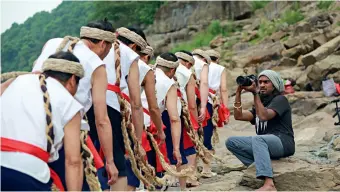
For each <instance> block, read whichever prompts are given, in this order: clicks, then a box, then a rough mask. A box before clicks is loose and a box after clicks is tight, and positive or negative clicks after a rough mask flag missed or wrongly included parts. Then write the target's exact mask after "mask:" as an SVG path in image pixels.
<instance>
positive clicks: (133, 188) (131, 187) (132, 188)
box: [127, 185, 136, 191]
mask: <svg viewBox="0 0 340 192" xmlns="http://www.w3.org/2000/svg"><path fill="white" fill-rule="evenodd" d="M127 191H136V187H134V186H130V185H128V186H127Z"/></svg>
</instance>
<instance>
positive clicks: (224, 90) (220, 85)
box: [206, 49, 229, 126]
mask: <svg viewBox="0 0 340 192" xmlns="http://www.w3.org/2000/svg"><path fill="white" fill-rule="evenodd" d="M206 53H207V55H209V56H210V58H211V63H210V65H209V89H212V90H214V91H215V92H216V93H217V95H218V96H219V100H220V105H221V106H223V108H225V109H226V107H227V106H228V97H229V94H228V86H227V71H226V68H225V67H223V66H221V65H219V60H220V57H221V55H220V53H219V52H217V51H215V50H213V49H211V50H207V51H206ZM228 111H229V110H228ZM219 118H220V119H223V120H222V122H219V123H220V124H219V126H223V125H225V124H228V122H229V118H224V117H219Z"/></svg>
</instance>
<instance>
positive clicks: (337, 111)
mask: <svg viewBox="0 0 340 192" xmlns="http://www.w3.org/2000/svg"><path fill="white" fill-rule="evenodd" d="M338 102H340V99H335V100H333V101H331V103H335V114H334V115H333V118H335V116H338V122H335V123H334V125H340V108H339V106H338Z"/></svg>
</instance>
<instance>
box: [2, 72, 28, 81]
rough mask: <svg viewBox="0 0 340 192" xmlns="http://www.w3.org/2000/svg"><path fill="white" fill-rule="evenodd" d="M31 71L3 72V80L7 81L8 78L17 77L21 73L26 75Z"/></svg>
mask: <svg viewBox="0 0 340 192" xmlns="http://www.w3.org/2000/svg"><path fill="white" fill-rule="evenodd" d="M29 73H31V72H27V71H12V72H7V73H3V74H1V82H3V81H7V80H8V79H12V78H17V77H18V76H20V75H26V74H29Z"/></svg>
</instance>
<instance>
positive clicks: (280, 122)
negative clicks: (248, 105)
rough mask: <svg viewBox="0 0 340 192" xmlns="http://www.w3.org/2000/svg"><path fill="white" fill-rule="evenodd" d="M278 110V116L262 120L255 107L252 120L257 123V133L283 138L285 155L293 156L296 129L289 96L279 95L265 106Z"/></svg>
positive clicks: (254, 123)
mask: <svg viewBox="0 0 340 192" xmlns="http://www.w3.org/2000/svg"><path fill="white" fill-rule="evenodd" d="M265 107H266V108H268V109H272V110H274V111H275V112H276V116H275V117H274V118H273V119H270V120H268V121H261V120H260V119H259V118H258V117H257V115H256V111H255V108H254V107H253V108H252V110H251V113H252V114H253V116H254V119H253V120H252V121H251V123H252V124H253V125H255V129H256V134H257V135H265V134H273V135H276V136H278V137H279V138H280V139H281V142H282V145H283V149H284V156H291V155H293V154H294V153H295V142H294V131H293V126H292V110H291V108H290V105H289V102H288V100H287V98H286V97H285V96H283V95H278V96H276V97H274V98H273V99H272V101H271V102H270V103H269V104H268V105H267V106H265Z"/></svg>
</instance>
